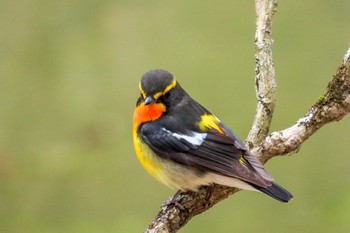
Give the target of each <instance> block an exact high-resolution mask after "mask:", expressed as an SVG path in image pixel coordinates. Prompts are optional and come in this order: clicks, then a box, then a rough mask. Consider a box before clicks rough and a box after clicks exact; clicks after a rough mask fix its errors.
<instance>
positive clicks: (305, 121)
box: [251, 47, 350, 162]
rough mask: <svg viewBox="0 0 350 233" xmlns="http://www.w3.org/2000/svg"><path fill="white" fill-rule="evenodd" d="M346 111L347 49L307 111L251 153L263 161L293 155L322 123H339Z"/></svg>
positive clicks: (349, 100) (349, 98)
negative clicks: (339, 63)
mask: <svg viewBox="0 0 350 233" xmlns="http://www.w3.org/2000/svg"><path fill="white" fill-rule="evenodd" d="M349 112H350V47H349V48H348V51H347V52H346V54H345V56H344V59H343V62H342V64H341V65H340V66H339V68H338V70H337V71H336V73H335V75H334V76H333V79H332V80H331V81H330V82H329V83H328V87H327V92H326V94H324V95H323V96H321V97H320V98H319V100H318V101H317V102H316V103H315V104H314V105H313V106H312V107H311V108H310V110H309V111H308V112H307V113H306V115H305V116H304V117H303V118H300V119H299V120H298V121H297V123H296V124H295V125H293V126H291V127H289V128H287V129H285V130H281V131H278V132H273V133H271V135H269V136H268V137H267V138H266V139H265V140H264V142H263V143H261V144H260V145H259V146H258V147H255V148H254V149H253V150H251V152H252V153H253V154H254V155H255V156H257V157H258V158H259V159H260V160H261V161H263V162H266V161H267V160H269V159H270V158H272V157H274V156H277V155H285V154H290V153H294V152H297V151H298V150H299V147H300V146H301V144H302V143H303V142H305V141H306V140H307V139H308V138H309V137H310V136H311V135H313V134H314V133H315V132H316V131H317V130H318V129H320V128H321V127H322V126H324V125H325V124H328V123H330V122H333V121H339V120H341V119H342V118H343V117H344V116H345V115H346V114H348V113H349Z"/></svg>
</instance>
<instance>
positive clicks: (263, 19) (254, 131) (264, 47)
mask: <svg viewBox="0 0 350 233" xmlns="http://www.w3.org/2000/svg"><path fill="white" fill-rule="evenodd" d="M255 8H256V14H257V19H256V32H255V63H256V64H255V90H256V98H257V99H258V102H257V106H256V114H255V119H254V122H253V125H252V127H251V129H250V132H249V134H248V137H247V146H248V148H249V149H252V148H254V147H256V146H257V145H259V144H260V143H261V142H262V141H263V140H264V139H265V137H266V136H267V134H268V133H269V129H270V123H271V119H272V115H273V111H274V109H275V102H276V80H275V68H274V66H273V59H272V50H271V47H272V43H273V40H272V37H271V32H272V16H273V15H274V13H275V12H276V10H277V1H276V0H256V1H255Z"/></svg>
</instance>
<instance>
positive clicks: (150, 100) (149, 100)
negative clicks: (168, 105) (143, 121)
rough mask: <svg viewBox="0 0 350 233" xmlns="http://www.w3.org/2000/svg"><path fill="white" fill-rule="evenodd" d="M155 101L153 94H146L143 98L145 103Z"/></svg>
mask: <svg viewBox="0 0 350 233" xmlns="http://www.w3.org/2000/svg"><path fill="white" fill-rule="evenodd" d="M155 101H156V99H155V98H154V97H153V96H147V97H146V99H145V105H148V104H151V103H154V102H155Z"/></svg>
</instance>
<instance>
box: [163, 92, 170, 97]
mask: <svg viewBox="0 0 350 233" xmlns="http://www.w3.org/2000/svg"><path fill="white" fill-rule="evenodd" d="M169 96H170V91H168V92H167V93H165V94H164V95H163V97H164V99H167V98H169Z"/></svg>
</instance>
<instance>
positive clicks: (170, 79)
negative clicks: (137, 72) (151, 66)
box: [137, 69, 178, 105]
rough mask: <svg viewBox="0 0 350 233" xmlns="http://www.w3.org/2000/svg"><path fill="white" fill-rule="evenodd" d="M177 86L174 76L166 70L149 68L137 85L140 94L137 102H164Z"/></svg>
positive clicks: (146, 103)
mask: <svg viewBox="0 0 350 233" xmlns="http://www.w3.org/2000/svg"><path fill="white" fill-rule="evenodd" d="M177 86H178V84H177V82H176V80H175V78H174V76H173V75H172V74H171V73H169V72H168V71H165V70H159V69H156V70H150V71H148V72H146V73H145V74H144V75H143V76H142V78H141V82H140V85H139V88H140V93H141V96H140V98H139V99H138V101H137V104H140V103H144V104H145V105H149V104H152V103H163V104H165V103H166V102H167V99H168V97H169V96H170V94H171V92H172V91H173V90H174V89H176V87H177Z"/></svg>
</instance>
